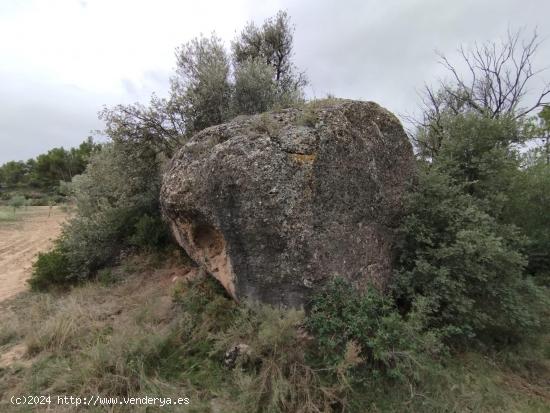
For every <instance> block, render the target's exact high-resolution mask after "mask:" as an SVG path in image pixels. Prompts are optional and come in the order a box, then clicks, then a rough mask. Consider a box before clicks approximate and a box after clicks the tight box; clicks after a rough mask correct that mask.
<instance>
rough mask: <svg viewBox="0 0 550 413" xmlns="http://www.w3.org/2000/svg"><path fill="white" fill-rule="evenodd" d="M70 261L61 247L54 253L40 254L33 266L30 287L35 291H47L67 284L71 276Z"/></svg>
mask: <svg viewBox="0 0 550 413" xmlns="http://www.w3.org/2000/svg"><path fill="white" fill-rule="evenodd" d="M69 265H70V263H69V259H68V258H67V255H66V253H65V252H64V251H63V249H62V248H60V247H59V246H58V247H57V248H54V249H53V250H52V251H49V252H45V253H39V254H38V259H37V260H36V262H35V263H34V264H33V274H32V277H31V278H30V279H29V285H30V286H31V288H32V289H33V290H46V289H48V288H49V287H51V286H52V285H54V284H61V285H62V284H65V283H67V281H68V278H69V276H70V272H69V268H70V267H69Z"/></svg>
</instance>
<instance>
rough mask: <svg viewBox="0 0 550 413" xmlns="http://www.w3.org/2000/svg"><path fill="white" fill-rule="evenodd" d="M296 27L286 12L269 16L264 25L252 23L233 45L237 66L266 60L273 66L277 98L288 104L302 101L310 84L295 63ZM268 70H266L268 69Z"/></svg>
mask: <svg viewBox="0 0 550 413" xmlns="http://www.w3.org/2000/svg"><path fill="white" fill-rule="evenodd" d="M293 41H294V28H293V27H292V24H291V22H290V17H289V15H288V13H286V12H285V11H279V12H278V13H277V14H276V15H275V16H274V17H272V18H269V19H267V20H266V21H265V22H264V23H263V25H262V27H261V28H260V27H257V26H256V25H255V24H254V23H249V24H248V25H247V26H246V27H245V29H244V30H243V31H242V32H241V34H240V36H239V37H238V38H237V39H235V41H234V42H233V44H232V49H233V59H234V63H235V65H236V66H237V68H238V67H240V66H241V65H243V64H244V65H247V64H248V65H249V64H250V62H251V61H258V62H263V63H265V65H267V66H268V67H270V68H271V78H272V80H273V84H274V88H275V90H276V94H277V100H278V101H279V102H280V103H283V102H285V103H284V105H289V104H291V102H293V101H296V100H300V99H301V97H302V89H303V87H304V86H305V85H306V84H307V80H306V78H305V76H304V74H303V73H301V72H298V71H297V70H296V67H295V66H294V64H293V62H292V54H293ZM264 70H265V69H262V72H264Z"/></svg>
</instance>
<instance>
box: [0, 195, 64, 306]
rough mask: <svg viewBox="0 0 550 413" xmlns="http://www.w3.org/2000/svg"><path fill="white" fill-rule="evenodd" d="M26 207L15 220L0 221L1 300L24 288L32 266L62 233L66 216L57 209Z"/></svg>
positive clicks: (17, 214) (18, 212)
mask: <svg viewBox="0 0 550 413" xmlns="http://www.w3.org/2000/svg"><path fill="white" fill-rule="evenodd" d="M49 209H50V208H49V207H47V206H44V207H40V206H36V207H28V209H27V210H19V211H17V213H16V217H18V218H17V219H16V220H14V221H8V222H0V301H3V300H6V299H8V298H11V297H13V296H15V295H17V294H18V293H20V292H21V291H24V290H26V289H27V283H26V281H27V279H28V278H29V277H30V275H31V271H32V264H33V262H34V260H35V259H36V255H37V254H38V253H39V252H42V251H46V250H48V249H49V248H50V247H51V245H52V242H53V240H54V239H55V238H56V237H57V236H58V235H59V233H60V231H61V224H62V223H63V222H64V221H65V219H66V218H67V213H66V212H64V211H62V210H61V208H60V207H53V208H52V210H51V215H50V216H49V217H48V212H49Z"/></svg>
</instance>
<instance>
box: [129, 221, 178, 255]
mask: <svg viewBox="0 0 550 413" xmlns="http://www.w3.org/2000/svg"><path fill="white" fill-rule="evenodd" d="M169 239H170V233H169V230H168V226H167V225H166V223H165V222H164V221H163V220H162V219H161V217H160V216H152V215H149V214H144V215H142V216H141V218H139V220H138V221H137V222H136V224H135V225H134V233H133V235H132V236H131V237H130V240H129V242H130V243H131V244H132V245H135V246H137V247H140V248H145V249H147V248H155V249H159V248H160V247H163V246H164V245H166V243H167V242H168V241H169Z"/></svg>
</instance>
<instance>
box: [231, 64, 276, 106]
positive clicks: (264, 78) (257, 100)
mask: <svg viewBox="0 0 550 413" xmlns="http://www.w3.org/2000/svg"><path fill="white" fill-rule="evenodd" d="M276 98H277V96H276V85H275V83H274V82H273V79H272V68H271V67H270V66H269V65H268V64H267V63H265V62H263V61H262V60H260V59H257V58H256V59H252V58H251V59H248V60H246V61H244V62H242V63H241V64H239V65H238V66H237V69H236V71H235V92H234V94H233V111H234V112H235V113H237V114H254V113H262V112H265V111H267V110H268V109H270V108H271V107H272V106H273V104H274V102H275V101H276Z"/></svg>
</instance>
